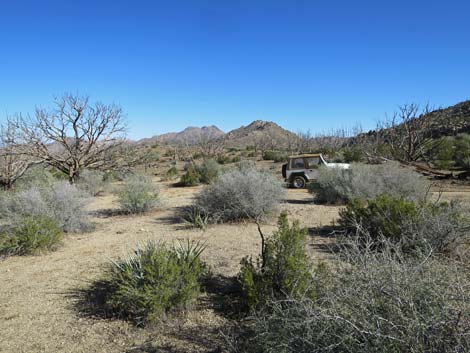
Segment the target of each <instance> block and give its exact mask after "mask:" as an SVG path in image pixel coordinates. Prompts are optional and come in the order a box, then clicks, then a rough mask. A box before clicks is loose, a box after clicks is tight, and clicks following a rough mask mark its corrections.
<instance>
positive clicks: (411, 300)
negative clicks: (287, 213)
mask: <svg viewBox="0 0 470 353" xmlns="http://www.w3.org/2000/svg"><path fill="white" fill-rule="evenodd" d="M319 285H324V286H325V287H326V288H325V290H324V291H323V292H322V295H321V296H320V297H317V299H316V300H311V299H309V298H303V299H295V298H292V299H290V300H283V301H277V302H274V303H272V305H271V307H270V310H269V311H264V312H261V313H258V314H257V315H256V316H254V318H253V319H252V320H250V321H249V322H248V324H247V326H246V330H245V332H244V333H243V335H241V336H240V337H238V339H237V340H234V341H233V351H236V352H247V353H250V352H253V353H254V352H256V353H265V352H266V353H268V352H270V353H271V352H276V353H287V352H289V353H294V352H295V353H314V352H322V353H339V352H347V353H390V352H416V353H451V352H452V353H464V352H469V351H470V335H469V334H468V333H469V332H470V271H468V268H465V267H463V266H462V265H460V264H458V263H455V262H442V261H438V260H436V259H434V258H432V257H431V258H427V259H425V260H424V259H423V260H422V261H411V262H409V261H396V260H395V259H394V258H393V257H391V256H390V255H389V254H385V253H380V254H373V255H371V254H369V255H367V256H364V255H361V256H359V257H357V261H355V262H352V263H351V264H350V265H349V266H345V267H342V268H340V269H338V270H336V271H335V272H332V273H331V276H329V277H328V281H327V282H325V283H320V284H319Z"/></svg>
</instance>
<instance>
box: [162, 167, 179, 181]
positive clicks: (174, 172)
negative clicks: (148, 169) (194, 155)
mask: <svg viewBox="0 0 470 353" xmlns="http://www.w3.org/2000/svg"><path fill="white" fill-rule="evenodd" d="M177 176H178V169H176V166H172V167H171V168H169V169H168V170H167V171H166V173H165V177H164V179H165V180H174V179H176V177H177Z"/></svg>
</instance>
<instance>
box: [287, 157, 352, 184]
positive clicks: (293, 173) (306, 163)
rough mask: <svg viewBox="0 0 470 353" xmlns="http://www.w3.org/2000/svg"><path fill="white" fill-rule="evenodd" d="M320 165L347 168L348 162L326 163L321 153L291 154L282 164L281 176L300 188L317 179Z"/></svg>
mask: <svg viewBox="0 0 470 353" xmlns="http://www.w3.org/2000/svg"><path fill="white" fill-rule="evenodd" d="M320 166H325V167H327V168H341V169H349V167H350V164H348V163H328V162H327V161H325V159H324V158H323V155H322V154H321V153H318V154H303V155H299V156H291V157H289V159H288V160H287V163H285V164H283V165H282V176H283V177H284V179H285V181H286V182H287V183H288V184H289V185H290V186H292V187H294V188H296V189H302V188H304V187H305V185H306V184H307V183H308V182H311V181H315V180H316V179H317V177H318V168H320Z"/></svg>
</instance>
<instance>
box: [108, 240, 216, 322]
mask: <svg viewBox="0 0 470 353" xmlns="http://www.w3.org/2000/svg"><path fill="white" fill-rule="evenodd" d="M203 251H204V245H201V244H200V243H190V242H189V241H188V242H186V243H179V244H178V245H174V246H168V245H166V244H164V243H158V242H154V241H149V242H148V243H147V244H146V245H145V246H143V247H140V248H138V249H137V250H136V251H135V253H134V255H133V256H130V257H129V258H127V259H125V260H123V261H119V262H113V263H112V265H111V268H110V270H109V274H108V276H109V278H108V280H109V284H110V291H109V293H108V295H107V298H106V303H107V304H108V305H109V306H110V307H111V308H112V309H113V310H114V311H115V313H116V314H118V315H120V316H121V317H125V318H128V319H130V320H132V321H134V322H135V323H136V324H139V325H144V324H146V323H149V322H154V321H157V320H158V319H159V318H161V317H162V316H163V315H164V314H165V313H167V312H168V311H170V310H172V309H178V308H185V307H187V306H188V305H190V304H191V303H192V302H193V301H194V300H195V299H196V298H197V296H198V295H199V293H200V281H201V279H202V278H203V276H204V275H205V273H206V268H207V267H206V265H205V263H204V262H203V261H202V260H201V257H200V256H201V253H202V252H203Z"/></svg>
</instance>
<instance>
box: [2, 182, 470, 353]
mask: <svg viewBox="0 0 470 353" xmlns="http://www.w3.org/2000/svg"><path fill="white" fill-rule="evenodd" d="M159 185H160V187H161V189H162V191H161V195H162V199H163V204H162V206H161V207H160V208H159V210H156V211H154V212H152V213H149V214H146V215H143V216H125V215H120V214H119V213H118V212H117V211H118V205H117V203H116V200H115V198H114V196H112V195H110V194H107V195H104V196H99V197H96V198H94V199H93V202H92V204H91V205H90V213H91V214H92V219H93V222H94V223H95V224H96V229H95V231H93V232H91V233H86V234H69V235H67V236H66V237H65V239H64V241H63V245H62V246H61V247H60V248H59V249H58V250H57V251H55V252H50V253H46V254H42V255H38V256H25V257H10V258H7V259H4V260H3V261H0V352H87V353H88V352H219V351H220V350H219V345H220V343H221V335H220V332H221V331H224V329H225V327H226V326H227V324H228V321H229V320H230V318H228V317H227V315H225V314H224V313H223V310H220V307H217V306H215V305H213V304H211V302H212V301H211V300H208V299H209V298H210V296H211V294H207V293H206V294H202V296H201V299H200V300H199V302H198V303H197V304H195V306H194V308H192V309H190V310H187V311H185V312H181V313H178V314H174V315H171V316H169V317H168V318H166V319H165V320H164V321H162V322H161V323H159V324H157V325H154V326H152V327H146V328H138V327H135V326H134V325H132V324H131V323H129V322H126V321H124V320H118V319H111V318H103V317H100V315H97V314H94V313H93V312H92V310H86V309H85V308H84V307H83V305H80V303H82V302H83V293H85V292H86V291H87V290H88V289H89V288H90V287H91V286H92V284H93V282H94V281H96V280H97V279H99V278H100V277H102V276H103V272H104V271H105V269H106V266H107V265H108V264H109V261H110V259H118V258H121V257H124V256H126V255H127V254H129V253H131V252H132V250H133V249H134V248H135V247H136V246H137V245H138V244H139V243H142V242H145V241H147V240H148V239H159V240H163V241H168V242H171V241H174V240H177V239H191V240H201V241H204V242H206V244H207V249H206V251H205V253H204V259H205V260H206V261H207V262H208V263H209V264H210V266H211V268H212V271H213V273H214V275H215V277H217V276H220V278H229V277H231V276H232V277H233V276H235V275H236V274H237V272H238V269H239V266H240V260H241V259H242V258H243V257H244V256H246V255H253V256H256V255H257V254H258V253H259V250H260V238H259V235H258V233H257V229H256V226H255V225H254V224H250V223H247V224H231V225H216V226H211V227H209V228H208V229H207V230H206V231H201V230H196V229H188V228H187V227H186V226H185V224H184V223H182V222H181V221H179V220H178V219H177V218H176V217H175V214H177V211H178V209H179V208H180V207H182V206H185V205H188V204H189V203H190V202H191V199H192V197H193V196H194V195H195V193H197V192H198V190H199V188H198V187H194V188H174V187H170V186H169V185H168V184H165V183H159ZM454 197H458V198H461V199H464V200H470V190H464V191H463V192H459V191H458V190H453V189H452V190H446V191H445V192H444V194H443V198H445V199H449V198H454ZM311 200H312V197H311V195H310V194H308V192H307V191H306V190H289V191H288V197H287V199H286V200H285V202H284V203H283V204H282V207H281V208H282V209H284V210H287V211H288V213H289V215H290V218H291V219H297V220H299V221H300V222H301V223H302V224H303V225H305V226H306V227H308V228H309V230H310V237H309V251H310V253H311V255H312V257H313V259H314V261H316V259H324V258H328V257H329V256H331V255H330V254H329V252H328V248H329V245H331V244H332V242H333V240H332V238H331V237H328V235H327V234H323V233H322V234H319V233H318V232H317V229H318V228H319V227H322V226H328V225H331V224H332V223H334V221H335V219H336V218H337V217H338V210H339V207H335V206H321V205H315V204H313V203H312V202H311ZM275 225H276V219H272V220H271V221H270V222H268V223H267V224H265V225H263V230H264V231H265V232H266V233H270V232H271V231H272V230H273V229H275ZM218 295H219V296H223V295H224V293H223V291H222V292H221V293H219V294H218Z"/></svg>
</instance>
